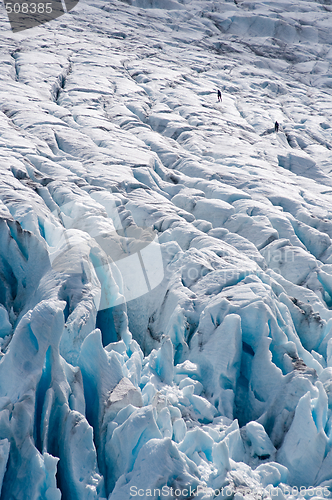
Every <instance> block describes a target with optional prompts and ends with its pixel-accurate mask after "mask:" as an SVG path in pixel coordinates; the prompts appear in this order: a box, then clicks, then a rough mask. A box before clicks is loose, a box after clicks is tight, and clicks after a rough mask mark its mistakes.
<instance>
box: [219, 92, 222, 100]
mask: <svg viewBox="0 0 332 500" xmlns="http://www.w3.org/2000/svg"><path fill="white" fill-rule="evenodd" d="M221 101H222V98H221V92H220V90H218V102H221Z"/></svg>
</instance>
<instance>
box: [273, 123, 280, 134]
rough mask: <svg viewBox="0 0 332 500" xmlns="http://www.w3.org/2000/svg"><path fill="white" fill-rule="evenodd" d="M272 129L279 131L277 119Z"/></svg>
mask: <svg viewBox="0 0 332 500" xmlns="http://www.w3.org/2000/svg"><path fill="white" fill-rule="evenodd" d="M274 131H275V132H279V123H278V122H277V121H276V122H275V124H274Z"/></svg>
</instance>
